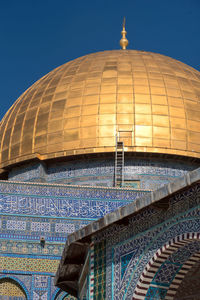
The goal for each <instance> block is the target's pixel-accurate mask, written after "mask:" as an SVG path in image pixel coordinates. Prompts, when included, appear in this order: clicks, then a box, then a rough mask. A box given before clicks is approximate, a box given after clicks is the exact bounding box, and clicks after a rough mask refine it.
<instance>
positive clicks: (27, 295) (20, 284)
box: [0, 274, 31, 300]
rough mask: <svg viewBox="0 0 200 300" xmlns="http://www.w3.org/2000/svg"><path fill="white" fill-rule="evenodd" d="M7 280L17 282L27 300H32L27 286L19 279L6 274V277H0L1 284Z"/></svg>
mask: <svg viewBox="0 0 200 300" xmlns="http://www.w3.org/2000/svg"><path fill="white" fill-rule="evenodd" d="M5 279H7V280H12V281H13V282H16V283H17V284H18V285H19V287H20V288H21V289H22V290H23V292H24V294H25V296H26V299H27V300H31V298H30V294H29V292H28V289H27V287H26V286H25V284H24V283H23V282H22V281H21V280H20V279H19V278H17V277H15V276H13V275H10V274H9V275H8V274H7V275H6V274H5V275H1V276H0V282H1V280H5Z"/></svg>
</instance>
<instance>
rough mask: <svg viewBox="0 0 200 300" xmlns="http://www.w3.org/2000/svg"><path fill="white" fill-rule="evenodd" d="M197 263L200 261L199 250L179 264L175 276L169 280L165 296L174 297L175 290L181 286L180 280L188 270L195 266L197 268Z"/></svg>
mask: <svg viewBox="0 0 200 300" xmlns="http://www.w3.org/2000/svg"><path fill="white" fill-rule="evenodd" d="M199 263H200V252H199V253H195V254H193V255H191V257H190V258H189V259H188V260H187V261H185V262H184V264H183V265H182V266H181V269H180V270H179V272H177V274H176V276H175V277H174V279H173V281H172V282H171V284H170V286H169V288H168V290H167V298H169V299H170V297H174V295H175V293H176V291H177V290H178V289H179V287H180V286H181V284H182V281H183V280H184V278H185V277H186V276H187V274H188V272H189V271H190V270H191V269H192V268H193V267H195V266H196V268H197V269H198V265H199ZM196 273H197V272H196ZM197 278H199V277H198V274H197ZM192 281H193V279H192ZM194 292H195V291H194ZM196 292H197V291H196ZM167 298H166V299H167Z"/></svg>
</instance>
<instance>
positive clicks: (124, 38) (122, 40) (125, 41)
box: [120, 17, 128, 50]
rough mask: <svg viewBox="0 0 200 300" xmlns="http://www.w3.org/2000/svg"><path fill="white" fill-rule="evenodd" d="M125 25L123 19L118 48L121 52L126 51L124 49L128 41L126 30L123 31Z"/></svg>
mask: <svg viewBox="0 0 200 300" xmlns="http://www.w3.org/2000/svg"><path fill="white" fill-rule="evenodd" d="M125 24H126V19H125V17H124V20H123V29H122V31H121V35H122V38H121V40H120V46H121V47H122V49H123V50H126V47H127V46H128V40H127V38H126V34H127V32H126V29H125Z"/></svg>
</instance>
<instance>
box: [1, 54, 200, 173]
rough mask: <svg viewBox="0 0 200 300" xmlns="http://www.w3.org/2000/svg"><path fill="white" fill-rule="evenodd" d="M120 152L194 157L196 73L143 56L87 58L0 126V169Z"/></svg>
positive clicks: (198, 99)
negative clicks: (118, 147) (119, 142)
mask: <svg viewBox="0 0 200 300" xmlns="http://www.w3.org/2000/svg"><path fill="white" fill-rule="evenodd" d="M116 134H117V135H118V136H120V138H123V140H124V144H125V151H130V152H134V151H135V152H152V153H165V154H178V155H184V156H191V157H199V158H200V72H198V71H196V70H195V69H193V68H191V67H189V66H187V65H185V64H183V63H181V62H179V61H177V60H174V59H172V58H169V57H166V56H163V55H160V54H155V53H150V52H143V51H135V50H118V51H105V52H99V53H93V54H89V55H86V56H84V57H80V58H78V59H75V60H73V61H71V62H68V63H66V64H64V65H62V66H60V67H58V68H56V69H55V70H53V71H51V72H50V73H48V74H47V75H46V76H44V77H43V78H41V79H40V80H38V81H37V82H36V83H35V84H33V85H32V86H31V87H30V88H29V89H28V90H27V91H26V92H25V93H24V94H23V95H22V96H21V97H19V99H18V100H17V101H16V102H15V103H14V104H13V106H12V107H11V108H10V110H9V111H8V112H7V114H6V115H5V116H4V118H3V119H2V121H1V125H0V141H1V153H0V155H1V156H0V164H1V168H2V167H5V166H8V165H11V164H13V163H17V162H20V161H25V160H27V159H32V158H35V157H37V158H39V159H41V160H45V159H49V158H55V157H64V156H69V155H75V154H85V153H99V152H113V151H115V144H116Z"/></svg>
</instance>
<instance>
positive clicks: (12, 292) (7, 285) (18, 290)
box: [0, 275, 30, 300]
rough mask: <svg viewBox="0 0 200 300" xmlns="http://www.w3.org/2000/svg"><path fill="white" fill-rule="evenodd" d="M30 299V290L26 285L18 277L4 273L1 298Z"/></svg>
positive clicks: (1, 283) (0, 279) (0, 277)
mask: <svg viewBox="0 0 200 300" xmlns="http://www.w3.org/2000/svg"><path fill="white" fill-rule="evenodd" d="M2 296H3V299H5V300H6V299H9V300H12V299H18V300H29V299H30V298H29V294H28V290H27V289H26V287H25V285H24V284H23V283H22V282H21V281H20V280H19V279H18V278H16V277H14V276H8V275H5V276H4V275H3V276H0V298H1V297H2Z"/></svg>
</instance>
